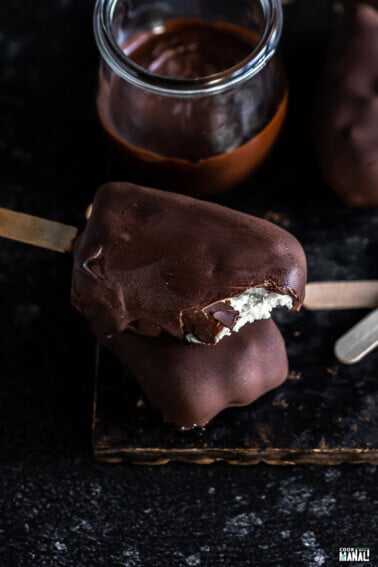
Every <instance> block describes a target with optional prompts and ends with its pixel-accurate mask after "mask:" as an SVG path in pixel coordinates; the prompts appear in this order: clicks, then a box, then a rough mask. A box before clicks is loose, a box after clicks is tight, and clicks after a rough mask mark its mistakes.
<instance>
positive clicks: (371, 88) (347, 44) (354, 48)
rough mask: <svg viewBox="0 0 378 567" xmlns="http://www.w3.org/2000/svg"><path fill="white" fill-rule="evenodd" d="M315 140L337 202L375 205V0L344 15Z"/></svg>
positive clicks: (324, 85) (377, 159) (377, 201)
mask: <svg viewBox="0 0 378 567" xmlns="http://www.w3.org/2000/svg"><path fill="white" fill-rule="evenodd" d="M316 142H317V154H318V156H319V162H320V165H321V169H322V172H323V175H324V178H325V180H326V181H327V183H328V184H329V185H330V187H331V188H332V189H333V190H334V191H335V192H336V193H338V194H339V196H340V198H341V199H342V201H343V202H344V203H345V204H347V205H349V206H352V207H373V206H378V2H372V1H371V2H369V3H368V2H367V3H365V2H355V3H354V4H353V5H352V7H351V9H350V11H348V12H347V14H346V15H345V17H344V18H343V21H342V23H341V26H340V29H339V30H338V32H337V34H336V37H335V41H334V44H333V47H332V49H331V52H330V55H329V61H328V63H327V65H326V70H325V74H324V77H323V79H322V83H321V88H320V92H319V97H318V101H317V110H316Z"/></svg>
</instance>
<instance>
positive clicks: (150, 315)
mask: <svg viewBox="0 0 378 567" xmlns="http://www.w3.org/2000/svg"><path fill="white" fill-rule="evenodd" d="M305 284H306V259H305V254H304V252H303V249H302V247H301V245H300V244H299V242H298V241H297V240H296V239H295V238H294V237H293V236H292V235H290V234H289V233H287V232H286V231H285V230H283V229H281V228H279V227H277V226H275V225H273V224H271V223H270V222H267V221H265V220H262V219H259V218H256V217H252V216H249V215H246V214H244V213H240V212H237V211H233V210H230V209H227V208H225V207H221V206H219V205H215V204H212V203H206V202H203V201H199V200H196V199H192V198H190V197H186V196H183V195H178V194H174V193H167V192H164V191H158V190H155V189H149V188H142V187H139V186H136V185H132V184H129V183H112V184H108V185H105V186H103V187H102V188H100V190H99V191H98V193H97V195H96V198H95V200H94V206H93V213H92V215H91V217H90V219H89V221H88V223H87V226H86V228H85V230H84V232H83V233H82V234H81V235H80V236H79V237H78V239H77V241H76V244H75V248H74V267H73V282H72V302H73V304H74V306H75V307H76V308H77V309H78V310H79V311H80V312H81V313H82V314H83V315H84V316H85V317H87V319H88V320H89V321H90V322H91V324H92V327H93V330H94V332H95V333H96V334H97V335H99V336H100V337H106V336H108V337H109V336H113V335H117V334H118V333H121V332H123V331H126V330H130V331H133V332H134V333H136V334H140V335H144V336H151V337H153V336H155V337H156V336H159V335H160V334H161V333H162V332H166V333H169V334H170V335H173V336H174V337H176V338H178V339H181V340H183V339H186V340H187V341H188V342H192V343H200V344H216V343H217V342H219V341H220V340H222V339H223V338H224V337H225V336H227V335H229V334H231V332H233V331H239V330H240V329H241V328H242V327H243V326H244V325H245V324H247V323H251V322H253V321H255V320H259V319H267V318H269V317H270V314H271V311H272V310H273V309H274V308H275V307H280V306H285V307H287V308H289V309H294V310H298V309H299V308H300V307H301V305H302V302H303V299H304V293H305Z"/></svg>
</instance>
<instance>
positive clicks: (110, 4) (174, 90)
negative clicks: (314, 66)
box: [93, 0, 283, 97]
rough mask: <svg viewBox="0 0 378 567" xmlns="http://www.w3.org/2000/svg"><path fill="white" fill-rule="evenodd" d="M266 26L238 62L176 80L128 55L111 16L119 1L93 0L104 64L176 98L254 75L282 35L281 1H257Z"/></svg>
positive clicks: (225, 86)
mask: <svg viewBox="0 0 378 567" xmlns="http://www.w3.org/2000/svg"><path fill="white" fill-rule="evenodd" d="M257 1H258V2H259V3H260V6H261V8H262V11H263V14H264V18H265V27H264V30H263V33H262V35H261V38H260V41H259V43H258V44H257V46H256V47H255V48H254V49H253V50H252V51H251V53H250V54H249V55H248V56H247V57H246V58H244V59H243V60H241V61H240V62H239V63H237V64H236V65H234V66H233V67H230V68H228V69H226V70H225V71H221V72H219V73H215V74H213V75H209V76H204V77H199V78H195V79H177V78H172V77H165V76H162V75H157V74H155V73H151V72H150V71H148V70H147V69H145V68H144V67H142V66H140V65H138V64H137V63H136V62H135V61H133V60H132V59H131V58H130V57H128V56H127V55H126V54H125V53H124V52H123V51H122V49H121V48H120V47H119V44H118V43H117V41H116V39H115V37H114V33H113V26H112V24H113V17H114V14H115V9H116V7H117V4H118V2H119V0H96V4H95V8H94V14H93V28H94V35H95V40H96V43H97V47H98V50H99V52H100V55H101V56H102V58H103V60H104V61H105V63H106V64H107V65H108V66H109V67H110V68H111V69H112V70H113V71H114V72H115V73H116V74H117V75H118V76H119V77H121V78H122V79H124V80H125V81H127V82H128V83H131V84H132V85H134V86H136V87H140V88H143V89H144V90H148V91H150V92H154V93H157V94H161V95H170V96H177V97H193V96H206V95H210V94H216V93H220V92H223V91H226V90H229V89H230V88H232V87H235V86H237V85H239V84H241V83H244V82H245V81H247V80H249V79H251V78H252V77H254V76H255V75H257V74H258V73H259V72H260V71H261V70H262V69H263V68H264V67H265V66H266V65H267V63H268V62H269V61H270V59H271V58H272V57H273V55H274V54H275V52H276V49H277V46H278V43H279V40H280V38H281V34H282V26H283V10H282V4H281V0H257Z"/></svg>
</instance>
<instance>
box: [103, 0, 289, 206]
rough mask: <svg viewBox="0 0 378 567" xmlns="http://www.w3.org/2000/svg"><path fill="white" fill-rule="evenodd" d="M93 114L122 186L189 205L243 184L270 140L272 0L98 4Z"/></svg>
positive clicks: (275, 85) (278, 101) (280, 79)
mask: <svg viewBox="0 0 378 567" xmlns="http://www.w3.org/2000/svg"><path fill="white" fill-rule="evenodd" d="M94 30H95V37H96V41H97V45H98V48H99V51H100V54H101V64H100V72H99V88H98V98H97V109H98V115H99V118H100V121H101V123H102V125H103V127H104V129H105V131H106V132H107V134H108V136H109V138H110V140H111V142H112V145H113V147H114V149H115V151H116V154H117V156H118V157H119V158H120V162H121V163H122V164H123V165H124V166H125V171H126V172H127V173H126V175H127V177H128V179H129V180H130V181H134V182H137V183H140V184H143V185H149V186H152V187H160V188H163V189H167V190H171V191H175V192H178V193H187V194H191V195H194V196H200V197H201V196H204V195H213V194H216V193H221V192H224V191H226V190H228V189H231V188H233V187H235V186H237V185H239V184H240V183H242V182H243V181H245V180H246V179H247V178H248V177H249V176H250V175H251V174H252V173H253V172H254V171H255V169H256V168H257V167H258V166H259V165H260V164H261V163H262V161H263V160H264V159H265V158H266V156H267V155H268V154H269V151H270V150H271V148H272V146H273V144H274V142H275V141H276V139H277V137H278V134H279V132H280V129H281V127H282V124H283V122H284V118H285V115H286V109H287V98H288V97H287V83H286V78H285V73H284V69H283V66H282V63H281V60H280V58H279V56H278V55H277V53H276V49H277V46H278V42H279V39H280V36H281V31H282V6H281V2H280V0H233V1H232V2H230V0H213V1H211V0H201V1H199V0H164V1H162V0H97V3H96V6H95V12H94Z"/></svg>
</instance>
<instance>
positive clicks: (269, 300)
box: [185, 287, 293, 344]
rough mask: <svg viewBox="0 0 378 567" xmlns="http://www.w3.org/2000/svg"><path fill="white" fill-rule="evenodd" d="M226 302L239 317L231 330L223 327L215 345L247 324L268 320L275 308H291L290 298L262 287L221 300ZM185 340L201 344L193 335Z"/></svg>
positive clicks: (291, 299)
mask: <svg viewBox="0 0 378 567" xmlns="http://www.w3.org/2000/svg"><path fill="white" fill-rule="evenodd" d="M226 301H227V303H228V304H230V305H231V307H232V308H233V309H235V311H238V312H239V317H238V320H237V321H236V323H235V326H234V328H233V329H228V328H227V327H224V328H223V329H222V330H221V331H220V333H219V334H218V336H217V337H216V342H217V343H219V341H221V340H222V339H224V337H227V336H228V335H231V333H237V332H238V331H240V329H242V328H243V327H244V325H247V323H253V322H254V321H260V320H261V319H269V318H270V316H271V313H272V311H273V309H276V308H277V307H287V308H288V309H291V308H292V307H293V298H292V297H290V296H289V295H283V294H280V293H274V292H270V291H267V290H266V289H265V288H263V287H251V288H250V289H247V291H245V292H244V293H242V294H241V295H237V296H235V297H231V298H229V299H226V300H223V302H226ZM185 338H186V340H187V341H188V342H189V343H192V344H203V343H201V342H200V341H198V340H197V339H196V337H195V336H194V335H186V337H185Z"/></svg>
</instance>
